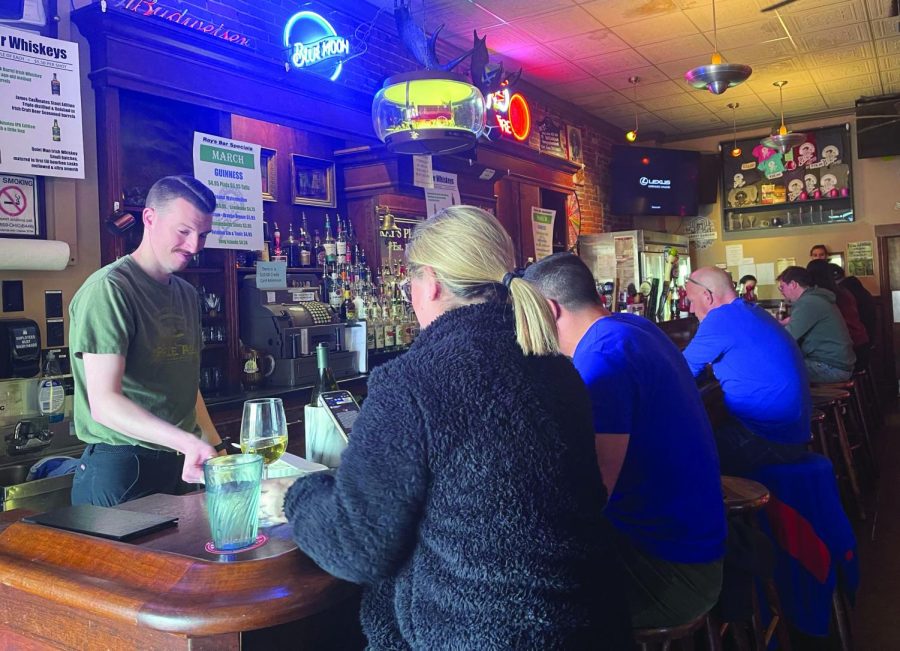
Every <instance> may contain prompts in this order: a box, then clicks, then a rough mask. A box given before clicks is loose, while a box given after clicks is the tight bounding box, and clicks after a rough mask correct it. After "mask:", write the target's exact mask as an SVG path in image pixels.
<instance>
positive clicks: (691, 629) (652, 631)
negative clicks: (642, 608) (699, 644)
mask: <svg viewBox="0 0 900 651" xmlns="http://www.w3.org/2000/svg"><path fill="white" fill-rule="evenodd" d="M703 627H706V639H707V642H708V643H709V648H710V651H722V639H721V638H720V637H719V631H718V625H717V624H716V622H715V619H714V618H713V617H712V615H711V614H710V613H703V614H702V615H699V616H697V617H695V618H694V619H692V620H691V621H689V622H687V623H686V624H681V625H680V626H670V627H667V628H638V629H635V630H634V641H635V642H637V643H638V644H639V645H640V648H641V651H655V650H656V649H659V650H660V651H669V649H671V648H672V643H673V642H674V643H679V642H680V643H681V644H680V646H682V647H683V648H687V649H692V648H693V644H692V642H693V636H694V634H695V633H696V632H697V631H699V630H700V629H701V628H703Z"/></svg>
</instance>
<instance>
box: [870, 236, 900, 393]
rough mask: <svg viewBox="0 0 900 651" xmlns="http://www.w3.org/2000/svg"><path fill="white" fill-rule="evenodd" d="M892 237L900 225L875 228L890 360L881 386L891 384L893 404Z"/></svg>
mask: <svg viewBox="0 0 900 651" xmlns="http://www.w3.org/2000/svg"><path fill="white" fill-rule="evenodd" d="M892 237H900V224H882V225H877V226H875V239H876V246H877V247H878V284H879V290H880V291H879V298H880V300H881V342H882V344H883V345H884V353H885V354H884V356H883V357H882V358H883V359H889V360H890V363H889V364H885V365H884V368H883V371H882V376H881V378H880V380H881V384H887V383H888V382H890V385H891V391H890V393H889V394H888V396H889V397H890V400H891V401H892V402H893V401H894V400H895V399H896V396H897V366H896V362H895V360H894V301H893V296H892V294H891V268H890V260H889V259H888V246H887V240H888V239H890V238H892ZM898 325H900V324H898ZM882 393H883V392H882Z"/></svg>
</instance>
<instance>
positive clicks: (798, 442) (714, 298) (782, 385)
mask: <svg viewBox="0 0 900 651" xmlns="http://www.w3.org/2000/svg"><path fill="white" fill-rule="evenodd" d="M685 290H686V291H687V297H688V299H689V300H690V301H691V312H693V313H694V314H695V315H696V316H697V318H698V319H699V320H700V327H699V328H698V329H697V334H696V335H694V338H693V339H692V340H691V343H690V345H688V347H687V348H686V349H685V351H684V357H685V359H687V362H688V365H689V366H690V368H691V372H692V373H693V374H694V377H697V376H699V375H700V374H701V373H702V372H703V371H704V369H705V368H706V366H707V365H710V366H712V372H713V374H714V375H715V376H716V378H717V379H718V380H719V384H720V385H721V387H722V392H723V394H724V395H725V406H726V407H727V409H728V412H729V414H730V416H731V418H730V419H729V420H728V421H727V422H725V423H723V424H722V425H721V426H718V427H716V430H715V435H716V443H717V445H718V448H719V461H720V464H721V467H722V472H723V473H725V474H729V475H740V476H747V475H749V474H750V473H752V471H753V470H754V469H755V468H757V467H759V466H762V465H768V464H773V463H786V462H790V461H793V460H795V459H797V458H799V456H801V455H802V454H803V453H804V452H805V451H806V443H807V441H809V436H810V412H811V409H812V407H811V404H810V395H809V381H808V380H807V374H806V366H805V365H804V362H803V354H802V353H801V352H800V349H799V348H798V347H797V344H796V342H795V341H794V339H793V337H791V335H790V334H789V333H788V332H787V331H786V330H785V329H784V328H783V327H782V326H781V325H780V324H779V323H778V321H776V320H775V318H774V317H773V316H772V315H770V314H769V313H768V312H766V311H765V310H764V309H763V308H761V307H759V306H758V305H755V304H753V303H748V302H746V301H744V300H741V298H740V297H739V296H738V295H737V293H736V292H735V291H734V286H733V285H732V284H731V279H730V278H729V277H728V275H727V274H726V273H725V272H724V271H722V270H721V269H717V268H715V267H704V268H702V269H698V270H697V271H695V272H694V273H692V274H691V275H690V276H688V278H687V282H686V283H685Z"/></svg>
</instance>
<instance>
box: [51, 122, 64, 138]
mask: <svg viewBox="0 0 900 651" xmlns="http://www.w3.org/2000/svg"><path fill="white" fill-rule="evenodd" d="M52 132H53V141H54V142H59V141H60V140H62V134H61V133H60V130H59V122H57V121H56V120H53V128H52Z"/></svg>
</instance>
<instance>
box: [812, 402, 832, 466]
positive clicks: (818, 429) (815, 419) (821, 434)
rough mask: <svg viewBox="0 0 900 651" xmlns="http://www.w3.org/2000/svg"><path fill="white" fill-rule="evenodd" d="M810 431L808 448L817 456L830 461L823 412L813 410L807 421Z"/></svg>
mask: <svg viewBox="0 0 900 651" xmlns="http://www.w3.org/2000/svg"><path fill="white" fill-rule="evenodd" d="M809 428H810V430H811V435H810V441H809V447H810V448H811V449H812V450H813V451H815V452H818V453H819V454H821V455H823V456H826V457H828V458H829V459H831V455H830V454H829V453H828V438H827V437H826V435H825V412H824V411H822V410H821V409H813V410H812V415H811V417H810V419H809Z"/></svg>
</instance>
